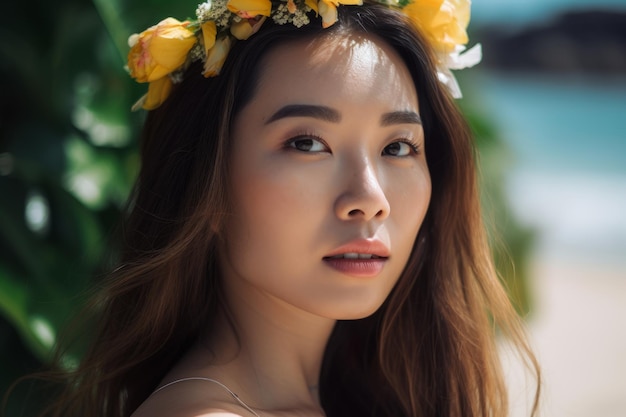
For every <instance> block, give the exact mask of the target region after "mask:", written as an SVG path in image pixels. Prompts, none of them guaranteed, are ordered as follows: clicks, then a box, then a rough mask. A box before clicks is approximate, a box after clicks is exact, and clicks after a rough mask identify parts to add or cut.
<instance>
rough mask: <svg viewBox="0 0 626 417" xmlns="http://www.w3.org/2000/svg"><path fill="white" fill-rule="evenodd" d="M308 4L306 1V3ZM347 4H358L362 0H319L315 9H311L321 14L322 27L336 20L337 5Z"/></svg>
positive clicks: (360, 3) (330, 24)
mask: <svg viewBox="0 0 626 417" xmlns="http://www.w3.org/2000/svg"><path fill="white" fill-rule="evenodd" d="M307 4H308V3H307ZM340 4H349V5H357V6H360V5H362V4H363V0H320V1H319V3H318V4H317V9H313V10H315V11H316V12H318V13H319V14H320V15H321V16H322V27H324V28H327V27H329V26H332V25H334V24H335V22H336V21H337V6H339V5H340Z"/></svg>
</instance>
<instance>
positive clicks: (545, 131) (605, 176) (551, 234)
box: [472, 72, 626, 279]
mask: <svg viewBox="0 0 626 417" xmlns="http://www.w3.org/2000/svg"><path fill="white" fill-rule="evenodd" d="M472 94H473V95H475V96H477V97H473V99H474V100H479V101H480V105H481V107H482V109H481V111H482V112H484V113H486V114H488V115H489V118H490V120H491V121H493V122H494V123H495V125H496V128H497V131H498V133H499V136H500V137H501V138H502V140H503V141H504V142H505V144H506V146H507V147H509V148H510V151H511V154H512V155H513V158H514V161H513V164H512V166H511V167H510V170H509V171H508V172H507V174H506V178H505V181H506V184H507V187H506V191H507V198H508V199H509V201H510V203H511V206H512V209H513V212H514V213H515V215H516V217H517V218H518V219H520V220H521V221H522V222H523V223H524V224H526V225H528V226H529V227H532V228H533V229H535V230H536V231H537V235H538V241H537V251H538V252H540V253H541V254H544V255H546V254H548V255H553V256H559V257H565V258H567V257H570V258H576V259H577V260H580V259H586V258H588V259H589V260H590V261H594V262H608V263H617V264H621V265H622V266H626V75H625V76H624V77H618V78H612V79H611V78H602V79H600V78H598V77H585V78H565V77H556V76H542V77H539V76H531V75H527V74H526V75H507V74H502V73H497V72H480V73H479V75H477V76H476V77H472ZM624 270H625V271H626V269H624ZM624 278H625V279H626V276H625V277H624Z"/></svg>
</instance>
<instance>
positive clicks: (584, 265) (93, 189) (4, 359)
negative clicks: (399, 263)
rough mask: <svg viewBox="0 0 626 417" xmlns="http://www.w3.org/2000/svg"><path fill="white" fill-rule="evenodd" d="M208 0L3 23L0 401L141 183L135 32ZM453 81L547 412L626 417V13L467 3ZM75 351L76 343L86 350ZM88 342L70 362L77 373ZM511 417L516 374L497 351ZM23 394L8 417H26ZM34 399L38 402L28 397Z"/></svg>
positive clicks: (12, 13)
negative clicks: (131, 39)
mask: <svg viewBox="0 0 626 417" xmlns="http://www.w3.org/2000/svg"><path fill="white" fill-rule="evenodd" d="M197 2H198V0H181V1H177V2H173V1H171V0H168V1H164V0H58V1H56V2H49V1H43V0H33V1H31V2H9V3H7V4H5V5H3V12H4V13H3V14H4V16H5V22H4V23H3V25H2V26H0V106H1V107H0V109H1V110H0V393H4V392H5V390H6V389H7V387H8V386H9V384H10V382H11V381H13V380H15V378H17V377H19V376H20V375H23V374H24V373H26V372H32V371H34V370H37V369H40V368H41V366H42V365H44V364H45V363H46V361H47V360H48V359H49V355H50V349H51V347H52V345H53V344H54V343H55V341H56V340H57V338H58V337H59V333H60V332H61V331H62V329H63V328H64V327H66V326H67V325H68V323H70V317H71V316H72V315H73V314H77V311H78V309H79V308H80V305H81V303H82V302H83V301H84V299H85V294H86V291H87V289H88V288H90V287H91V286H93V284H94V282H97V280H98V278H99V277H101V276H102V275H103V274H104V273H105V271H106V270H107V267H108V265H109V264H110V262H111V260H114V258H115V247H114V246H111V244H110V242H109V239H110V237H111V235H112V231H113V230H114V227H115V225H116V224H117V221H118V219H119V217H120V214H121V211H122V209H123V205H124V201H125V198H126V196H127V195H128V192H129V190H130V187H131V186H132V181H133V179H134V176H135V174H136V172H137V169H138V158H137V137H138V132H139V128H140V126H141V122H142V119H143V117H144V115H143V113H141V112H138V113H131V112H130V107H131V105H132V104H133V103H134V101H135V100H136V99H137V98H139V97H140V96H141V95H142V94H143V93H144V91H145V86H142V85H136V84H135V83H134V82H132V81H131V80H130V79H129V77H128V76H127V74H126V72H125V71H124V63H125V62H124V61H125V59H124V56H125V54H126V51H127V49H128V47H127V45H126V39H127V37H128V35H129V34H131V33H133V32H138V31H141V30H143V29H145V28H147V27H148V26H150V25H152V24H155V23H156V22H158V21H159V20H161V19H162V18H164V17H166V16H173V17H177V18H179V19H184V18H185V17H189V16H193V14H194V11H195V7H196V3H197ZM470 39H471V44H473V43H475V42H481V43H482V45H483V51H484V60H483V63H482V64H481V65H480V66H478V67H477V68H474V69H471V70H466V71H463V72H462V73H460V74H458V77H459V81H460V83H461V85H462V87H463V92H464V94H465V98H464V99H463V100H461V101H460V105H461V106H462V108H463V110H464V112H465V113H466V115H467V117H468V119H469V120H470V123H471V125H472V127H473V129H474V131H475V133H476V138H477V143H478V145H479V147H480V150H481V178H482V183H483V189H484V205H485V208H486V212H485V218H486V220H487V223H488V224H489V226H490V233H491V237H492V241H493V243H494V255H495V257H496V261H497V264H498V267H499V270H500V272H501V275H502V276H503V279H504V281H505V283H506V285H507V287H508V288H509V289H510V293H511V297H512V299H513V300H514V301H515V303H516V305H517V306H518V308H519V311H520V313H521V314H523V315H524V316H525V317H526V319H527V322H528V325H529V329H530V332H531V337H532V343H533V345H534V347H535V348H536V350H537V353H538V356H539V360H540V361H541V364H542V366H543V369H544V374H545V375H544V376H545V396H544V402H543V405H542V409H543V415H544V416H555V417H570V416H571V417H618V416H619V417H624V416H626V384H625V383H624V382H623V375H626V0H613V1H609V0H588V1H586V0H507V1H506V2H505V1H501V0H475V1H474V3H473V16H472V23H471V25H470ZM79 339H80V338H79ZM79 355H80V340H79V343H77V347H75V349H73V350H70V351H69V352H68V354H67V357H66V359H67V361H66V362H67V364H68V366H71V365H72V363H73V362H74V361H75V359H76V358H77V357H79ZM503 357H504V360H505V364H506V369H507V377H508V379H509V380H510V384H511V391H512V396H513V410H512V415H513V416H515V417H517V416H523V415H527V398H528V388H532V381H530V382H529V386H528V387H527V386H526V384H525V383H524V382H525V377H524V375H523V370H522V369H521V368H520V366H519V364H518V363H517V362H515V361H514V360H508V359H507V355H506V354H503ZM29 389H30V388H29V385H28V384H23V385H21V386H20V388H18V389H17V390H16V391H15V395H13V396H12V397H11V398H12V401H11V402H10V403H9V405H8V408H7V412H6V413H7V416H17V415H23V416H29V415H33V413H34V410H35V409H36V408H37V405H38V404H37V401H32V399H31V400H30V401H28V402H24V401H23V400H22V398H24V396H25V395H26V394H27V393H28V391H29ZM31 398H32V397H31Z"/></svg>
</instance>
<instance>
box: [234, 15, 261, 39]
mask: <svg viewBox="0 0 626 417" xmlns="http://www.w3.org/2000/svg"><path fill="white" fill-rule="evenodd" d="M265 19H267V18H266V17H265V16H261V18H260V19H242V20H241V21H240V22H236V23H233V25H232V26H231V27H230V33H231V34H232V35H233V36H234V37H235V38H237V39H239V40H246V39H248V38H249V37H250V36H252V35H254V34H255V33H257V31H258V30H259V29H260V28H261V25H262V24H263V22H265Z"/></svg>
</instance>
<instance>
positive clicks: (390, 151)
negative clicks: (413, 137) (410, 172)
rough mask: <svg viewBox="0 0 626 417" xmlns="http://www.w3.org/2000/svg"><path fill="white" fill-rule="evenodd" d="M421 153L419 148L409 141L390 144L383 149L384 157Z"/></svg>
mask: <svg viewBox="0 0 626 417" xmlns="http://www.w3.org/2000/svg"><path fill="white" fill-rule="evenodd" d="M417 153H419V146H418V145H417V144H415V143H413V142H411V141H409V140H402V141H398V142H393V143H390V144H389V145H387V146H385V149H383V155H388V156H398V157H402V156H409V155H411V154H417Z"/></svg>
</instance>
